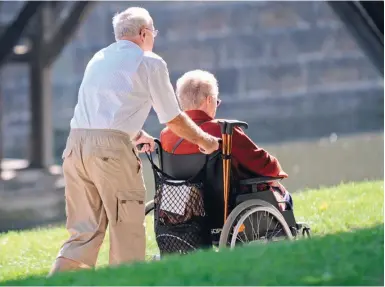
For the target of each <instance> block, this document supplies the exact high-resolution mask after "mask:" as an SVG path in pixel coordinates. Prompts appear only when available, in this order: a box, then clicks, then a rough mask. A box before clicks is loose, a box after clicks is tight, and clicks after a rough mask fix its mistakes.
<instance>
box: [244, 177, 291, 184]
mask: <svg viewBox="0 0 385 287" xmlns="http://www.w3.org/2000/svg"><path fill="white" fill-rule="evenodd" d="M283 178H284V177H274V176H261V177H254V178H248V179H243V180H240V181H239V183H240V184H243V185H251V184H259V183H267V182H271V181H277V180H282V179H283Z"/></svg>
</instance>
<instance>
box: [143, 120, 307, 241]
mask: <svg viewBox="0 0 385 287" xmlns="http://www.w3.org/2000/svg"><path fill="white" fill-rule="evenodd" d="M219 125H220V127H221V133H222V139H221V143H222V149H221V150H222V164H223V193H224V194H223V197H224V202H223V204H224V214H223V219H224V220H223V222H224V225H223V227H222V229H221V230H220V239H219V247H227V246H228V243H229V238H228V237H229V236H230V232H231V229H232V228H233V226H234V224H236V222H237V219H238V218H239V217H241V218H242V216H243V217H244V216H245V214H248V213H250V212H251V211H253V210H256V211H257V210H264V211H267V212H269V213H271V214H272V215H273V216H274V217H275V218H276V220H277V221H278V222H279V223H280V224H281V225H282V227H283V229H284V231H285V233H286V236H287V239H289V240H291V239H293V238H297V235H298V234H300V233H302V236H306V237H310V227H309V225H307V224H305V223H299V222H296V220H295V217H294V213H293V210H292V209H291V210H286V211H281V210H280V209H279V208H278V203H282V202H278V201H277V200H276V199H275V197H274V195H273V194H272V193H271V192H257V191H256V185H257V184H260V183H268V182H272V181H277V180H282V179H283V178H282V177H258V178H251V179H246V180H241V181H240V184H241V185H251V189H252V192H251V193H246V194H239V195H237V196H236V198H235V207H234V209H233V210H232V211H231V213H230V214H228V208H229V194H230V173H231V150H232V136H233V129H234V128H235V127H243V128H246V129H247V128H248V124H247V123H246V122H242V121H237V120H220V121H219ZM155 141H156V144H157V145H158V149H160V150H162V146H161V143H160V141H159V140H155ZM156 152H157V154H158V158H159V162H160V165H161V168H162V164H163V158H162V152H158V150H157V151H156ZM147 157H148V158H149V159H150V155H149V154H147ZM150 161H151V164H152V165H154V163H153V161H152V160H151V159H150ZM152 168H154V166H152ZM273 202H275V203H276V205H274V204H273ZM153 209H154V201H153V200H152V201H150V202H148V203H147V204H146V215H147V214H149V213H150V212H151V211H152V210H153ZM301 231H302V232H301Z"/></svg>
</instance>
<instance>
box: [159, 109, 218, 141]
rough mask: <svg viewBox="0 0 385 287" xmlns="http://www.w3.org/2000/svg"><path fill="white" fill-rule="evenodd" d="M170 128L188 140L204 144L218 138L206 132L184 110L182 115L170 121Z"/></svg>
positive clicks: (168, 124)
mask: <svg viewBox="0 0 385 287" xmlns="http://www.w3.org/2000/svg"><path fill="white" fill-rule="evenodd" d="M166 125H167V126H168V128H169V129H170V130H172V131H173V133H174V134H176V135H177V136H179V137H181V138H184V139H186V140H188V141H189V142H191V143H193V144H196V145H198V146H202V145H204V144H205V142H206V141H217V140H218V139H217V138H215V137H213V136H211V135H209V134H208V133H206V132H204V131H203V130H202V129H201V128H200V127H198V126H197V125H196V124H195V123H194V121H193V120H191V119H190V117H189V116H187V115H186V113H184V112H182V113H181V114H180V115H178V116H177V117H175V118H174V119H172V120H171V121H169V122H168V123H167V124H166Z"/></svg>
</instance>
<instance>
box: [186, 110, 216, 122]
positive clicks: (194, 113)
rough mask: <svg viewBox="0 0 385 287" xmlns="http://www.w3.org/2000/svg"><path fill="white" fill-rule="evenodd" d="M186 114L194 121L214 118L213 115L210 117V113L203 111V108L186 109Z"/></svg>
mask: <svg viewBox="0 0 385 287" xmlns="http://www.w3.org/2000/svg"><path fill="white" fill-rule="evenodd" d="M186 114H187V115H188V116H189V117H190V118H191V119H192V120H193V121H211V120H213V118H212V117H210V116H209V115H208V114H206V113H205V112H204V111H201V110H189V111H186Z"/></svg>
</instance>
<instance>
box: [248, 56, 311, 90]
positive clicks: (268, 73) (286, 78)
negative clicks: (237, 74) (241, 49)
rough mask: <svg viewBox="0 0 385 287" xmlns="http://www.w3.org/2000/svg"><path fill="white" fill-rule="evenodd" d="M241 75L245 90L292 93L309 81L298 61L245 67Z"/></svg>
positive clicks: (302, 87)
mask: <svg viewBox="0 0 385 287" xmlns="http://www.w3.org/2000/svg"><path fill="white" fill-rule="evenodd" d="M241 75H242V76H241V77H242V78H243V84H244V87H243V90H245V91H258V90H268V91H272V92H273V93H277V92H279V93H290V92H295V91H300V90H302V89H304V88H305V87H306V82H307V75H306V71H305V70H304V68H303V67H302V66H301V65H299V64H298V63H292V64H280V65H260V66H253V67H247V68H246V67H245V68H243V69H242V70H241Z"/></svg>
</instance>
